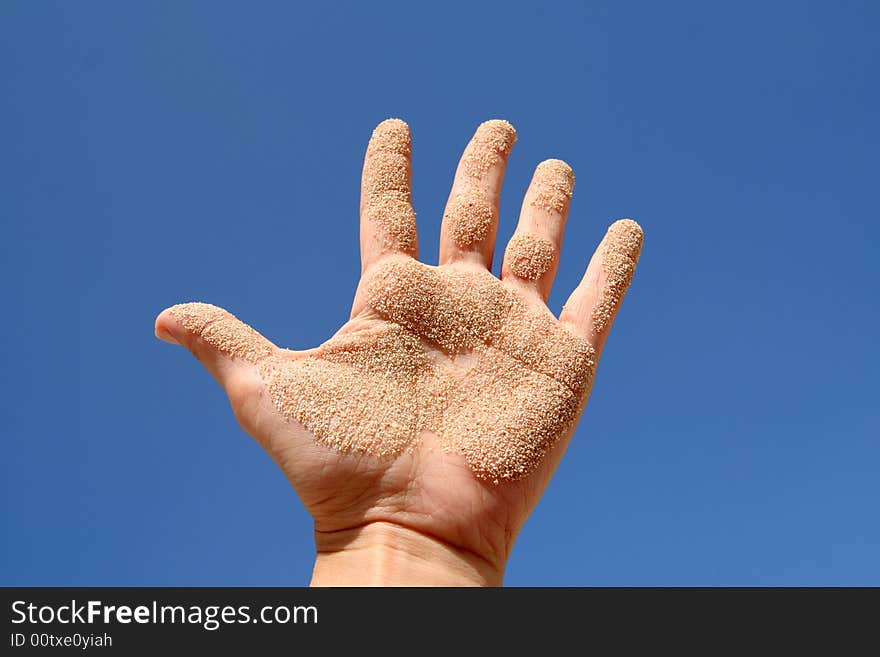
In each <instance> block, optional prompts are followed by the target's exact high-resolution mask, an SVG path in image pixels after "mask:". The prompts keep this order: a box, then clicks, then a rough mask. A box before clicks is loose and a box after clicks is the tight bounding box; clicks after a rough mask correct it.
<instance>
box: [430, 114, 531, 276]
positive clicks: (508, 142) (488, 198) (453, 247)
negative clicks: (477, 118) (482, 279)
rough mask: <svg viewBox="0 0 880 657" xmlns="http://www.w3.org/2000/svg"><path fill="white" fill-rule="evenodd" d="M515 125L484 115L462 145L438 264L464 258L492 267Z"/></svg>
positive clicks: (448, 203)
mask: <svg viewBox="0 0 880 657" xmlns="http://www.w3.org/2000/svg"><path fill="white" fill-rule="evenodd" d="M515 141H516V130H514V129H513V126H512V125H510V124H509V123H508V122H507V121H501V120H497V119H496V120H492V121H486V122H485V123H483V124H481V125H480V127H479V128H477V131H476V133H475V134H474V136H473V138H472V139H471V141H470V143H469V144H468V145H467V147H466V148H465V149H464V153H463V154H462V156H461V160H460V161H459V163H458V169H457V170H456V172H455V180H454V181H453V183H452V191H451V192H450V194H449V200H448V201H447V202H446V210H445V211H444V213H443V224H442V226H441V227H440V264H441V265H443V264H446V263H449V262H455V261H459V260H466V261H470V262H475V263H478V264H482V265H483V266H485V267H486V268H487V269H489V268H491V267H492V253H493V251H494V250H495V235H496V233H497V231H498V205H499V200H500V198H501V183H502V182H503V180H504V169H505V168H506V166H507V157H508V155H510V151H511V149H512V148H513V144H514V142H515Z"/></svg>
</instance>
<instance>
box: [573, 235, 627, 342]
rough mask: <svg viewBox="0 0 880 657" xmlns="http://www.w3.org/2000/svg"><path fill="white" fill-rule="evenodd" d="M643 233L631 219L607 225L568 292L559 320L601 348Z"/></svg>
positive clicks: (620, 298) (621, 296)
mask: <svg viewBox="0 0 880 657" xmlns="http://www.w3.org/2000/svg"><path fill="white" fill-rule="evenodd" d="M643 240H644V234H643V232H642V228H641V226H639V225H638V224H637V223H636V222H635V221H633V220H632V219H620V220H618V221H615V222H614V223H613V224H611V226H610V227H609V228H608V232H607V233H606V234H605V237H604V238H603V240H602V242H601V243H600V244H599V248H598V249H596V252H595V253H594V254H593V257H592V259H591V260H590V264H589V266H588V267H587V272H586V274H584V278H583V280H581V282H580V284H579V285H578V286H577V287H576V288H575V290H574V292H572V294H571V296H570V297H569V298H568V301H567V302H566V303H565V306H564V307H563V308H562V313H561V314H560V316H559V320H560V321H562V322H565V323H567V324H568V325H569V326H570V327H571V328H572V329H573V330H574V331H575V332H576V333H578V334H580V335H581V336H582V337H584V338H586V340H588V341H589V342H590V344H592V345H593V347H594V348H595V349H596V351H597V352H598V351H601V349H602V345H604V344H605V340H606V339H607V337H608V331H609V330H610V329H611V324H612V322H614V317H615V315H616V314H617V311H618V309H619V308H620V304H621V303H622V302H623V297H624V295H625V294H626V290H627V288H629V284H630V282H631V281H632V278H633V274H635V271H636V264H637V263H638V261H639V255H640V254H641V252H642V242H643Z"/></svg>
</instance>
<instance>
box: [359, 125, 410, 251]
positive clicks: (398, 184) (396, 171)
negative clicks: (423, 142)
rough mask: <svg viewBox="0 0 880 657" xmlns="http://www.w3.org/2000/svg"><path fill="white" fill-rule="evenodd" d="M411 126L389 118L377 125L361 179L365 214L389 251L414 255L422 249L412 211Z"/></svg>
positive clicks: (363, 211)
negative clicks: (419, 245)
mask: <svg viewBox="0 0 880 657" xmlns="http://www.w3.org/2000/svg"><path fill="white" fill-rule="evenodd" d="M411 151H412V140H411V137H410V132H409V126H407V125H406V123H404V122H403V121H401V120H400V119H387V120H385V121H383V122H382V123H380V124H379V125H378V126H376V129H375V130H374V131H373V135H372V137H370V143H369V145H368V146H367V154H366V156H365V158H364V170H363V176H362V177H361V202H362V209H361V211H362V214H363V216H364V217H365V219H366V220H367V221H372V222H374V223H375V224H376V228H377V230H375V231H374V233H375V234H376V235H377V236H378V238H379V240H380V241H381V243H382V244H383V246H384V247H385V251H387V252H395V251H399V252H403V253H409V254H411V255H414V254H415V253H416V251H417V249H418V234H417V232H416V213H415V211H414V210H413V208H412V191H411V176H412V172H411V167H410V156H411Z"/></svg>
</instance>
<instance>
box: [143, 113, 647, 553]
mask: <svg viewBox="0 0 880 657" xmlns="http://www.w3.org/2000/svg"><path fill="white" fill-rule="evenodd" d="M508 128H509V125H508V124H504V123H503V122H490V123H488V124H484V126H481V131H482V133H481V131H478V133H477V135H476V136H475V137H474V140H473V141H472V142H471V144H470V145H469V147H468V149H467V150H466V151H465V155H464V156H463V158H462V163H461V164H460V166H459V170H458V172H457V175H456V181H455V183H454V185H453V193H452V195H451V197H450V204H449V206H447V213H446V215H445V217H444V224H443V232H442V234H441V244H442V246H441V265H440V266H439V267H429V266H427V265H423V264H421V263H419V262H418V261H417V260H415V259H414V257H413V256H415V250H416V245H415V224H414V215H413V213H412V210H411V206H410V201H411V198H410V193H409V175H410V174H409V132H408V129H405V125H404V124H402V122H394V121H391V122H385V123H384V124H382V125H381V126H380V127H379V128H377V130H376V132H375V133H374V136H373V139H372V140H371V143H370V148H369V149H368V152H367V160H366V164H365V168H364V187H363V194H362V199H363V201H362V207H361V210H362V212H361V214H362V232H361V236H362V239H361V247H362V256H363V260H364V273H363V276H362V278H361V282H360V285H359V286H358V291H357V294H356V296H355V303H354V307H353V310H352V319H351V320H350V321H349V322H348V323H347V324H345V325H344V326H343V327H342V328H341V329H340V330H339V331H338V332H337V333H336V335H334V336H333V338H331V339H330V340H328V341H327V342H326V343H324V344H323V345H321V346H320V347H318V348H316V349H312V350H308V351H304V352H291V351H287V350H281V349H278V348H277V347H275V346H274V345H272V344H271V343H269V342H268V341H267V340H265V339H264V338H262V336H259V334H257V333H256V332H255V331H253V330H252V329H250V327H247V326H246V325H243V324H241V323H240V322H238V320H236V319H235V318H234V317H232V316H230V315H228V314H227V313H225V311H222V310H219V309H217V308H215V307H213V306H207V305H205V304H185V305H183V306H177V307H175V308H173V309H171V310H170V312H169V313H168V316H165V315H163V316H160V318H159V321H158V322H157V333H159V334H160V335H163V336H175V337H176V336H178V335H181V337H182V338H183V342H185V343H186V344H187V346H190V347H191V348H192V349H193V351H194V352H195V353H196V355H197V356H199V357H200V359H202V360H203V362H205V363H206V365H208V366H209V369H211V370H212V372H213V373H214V374H215V375H216V376H217V377H218V379H220V381H221V383H222V384H223V385H224V387H225V388H226V390H227V392H228V393H229V396H230V399H231V402H232V406H233V409H234V411H235V413H236V416H237V417H238V419H239V421H240V422H241V424H242V426H243V427H244V428H245V429H246V430H247V431H248V432H249V433H250V434H251V435H252V436H254V438H255V439H256V440H257V441H258V442H259V443H260V444H261V445H262V446H263V447H264V448H265V449H267V451H268V452H269V453H270V454H271V455H272V457H273V458H274V459H275V460H276V461H277V462H278V463H279V465H280V466H281V468H282V469H283V471H284V472H285V474H286V475H287V477H288V478H289V480H290V481H291V483H292V484H293V486H294V488H295V489H296V490H297V493H298V494H299V496H300V499H301V500H302V501H303V503H304V504H305V506H306V508H307V509H308V510H309V511H310V513H311V514H312V516H313V517H314V519H315V527H316V530H317V531H318V532H331V533H332V532H337V531H343V530H346V529H348V528H352V527H359V526H363V525H365V524H368V523H373V522H384V523H393V524H395V525H399V526H403V527H407V528H409V529H412V530H415V531H418V532H421V533H424V534H427V535H430V536H433V537H436V538H438V539H440V540H442V541H444V542H447V543H449V544H451V545H454V546H457V547H458V548H460V549H464V550H467V551H469V552H472V553H475V554H477V555H479V556H480V557H481V558H483V559H485V560H487V561H489V562H490V563H493V564H501V565H502V566H503V563H504V561H505V560H506V557H507V555H508V553H509V550H510V548H511V546H512V542H513V539H514V538H515V536H516V534H517V532H518V531H519V528H520V527H521V525H522V523H523V522H524V521H525V518H526V517H527V515H528V513H529V511H530V510H531V509H532V508H533V506H534V504H535V503H536V502H537V500H538V498H539V496H540V494H541V492H542V491H543V489H544V487H545V486H546V483H547V482H548V481H549V478H550V476H551V474H552V472H553V469H554V468H555V467H556V465H557V463H558V462H559V459H560V457H561V455H562V453H563V451H564V448H565V445H566V443H567V440H568V439H569V438H570V436H571V433H572V431H573V429H574V426H575V423H576V421H577V418H578V417H579V415H580V413H581V410H582V409H583V405H584V403H585V402H586V398H587V396H588V395H589V391H590V387H591V385H592V380H593V373H594V369H595V365H596V358H597V350H598V349H600V348H601V344H602V342H603V340H604V337H605V334H606V332H607V329H608V325H609V323H610V319H611V318H612V317H613V314H614V311H615V310H616V307H617V305H618V304H619V302H620V298H621V296H622V293H623V291H624V290H625V287H626V284H628V282H629V277H631V275H632V270H633V268H634V266H635V260H636V259H637V257H638V249H639V248H640V246H641V233H640V230H639V229H638V227H637V225H635V223H634V222H630V221H625V222H618V223H617V224H615V227H613V228H612V230H611V231H610V232H609V236H610V237H611V238H612V239H610V240H609V239H608V238H606V240H605V241H604V242H603V244H602V246H601V247H600V249H599V251H598V252H597V254H598V256H600V257H598V258H595V257H594V261H593V263H591V267H590V268H589V269H588V272H587V275H586V276H585V278H584V282H583V283H582V285H581V286H579V287H578V289H577V290H576V291H575V293H574V294H573V295H572V298H571V299H570V301H569V303H568V304H567V305H566V309H565V310H564V311H563V314H562V316H561V318H560V319H559V320H557V319H556V318H555V317H554V316H553V315H552V314H551V313H550V311H549V310H548V309H547V308H546V306H545V305H544V300H545V299H546V295H547V294H548V293H549V287H550V284H551V283H552V278H553V275H554V273H555V269H556V266H557V264H558V252H559V246H560V244H561V238H562V228H563V225H564V220H565V216H566V213H567V210H568V198H569V196H570V193H571V186H572V185H573V177H571V174H570V170H569V169H568V168H567V165H564V164H563V163H560V162H559V161H557V160H551V161H548V163H545V164H543V165H541V167H539V170H538V172H537V173H536V176H535V179H534V180H533V183H532V186H531V187H530V189H529V192H528V193H527V195H526V202H525V203H524V206H523V216H522V218H521V220H520V227H519V228H518V230H517V233H516V235H515V236H514V239H512V240H511V243H510V245H509V247H508V251H507V254H506V256H505V262H504V265H503V267H502V278H501V279H499V278H496V277H495V276H493V275H492V274H491V273H490V271H489V269H488V266H490V265H491V253H492V250H493V247H494V238H495V232H496V227H497V202H498V190H499V188H500V183H501V179H502V178H503V170H504V164H505V162H506V157H507V154H508V152H509V150H510V146H511V145H512V143H513V133H512V129H510V130H509V131H508ZM542 167H543V169H542ZM163 317H165V319H164V320H163ZM181 329H182V332H181Z"/></svg>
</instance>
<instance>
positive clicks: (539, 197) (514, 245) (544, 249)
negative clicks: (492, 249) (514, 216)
mask: <svg viewBox="0 0 880 657" xmlns="http://www.w3.org/2000/svg"><path fill="white" fill-rule="evenodd" d="M573 190H574V172H573V171H572V170H571V167H570V166H568V165H567V164H566V163H565V162H563V161H562V160H545V161H544V162H541V164H539V165H538V166H537V168H536V169H535V175H534V176H533V177H532V182H531V184H530V185H529V189H528V191H526V195H525V198H524V199H523V205H522V210H521V212H520V215H519V224H518V225H517V227H516V232H514V234H513V237H511V238H510V242H509V243H508V244H507V249H506V250H505V252H504V263H503V265H502V267H501V277H502V278H504V279H507V280H515V281H517V282H518V283H520V284H521V285H522V286H523V287H525V288H527V289H531V290H533V291H534V292H535V293H537V295H538V296H540V297H541V298H542V299H543V300H544V301H546V300H547V297H548V296H550V288H551V287H552V286H553V279H554V277H555V276H556V270H557V268H558V267H559V253H560V250H561V249H562V234H563V232H564V230H565V220H566V218H567V217H568V208H569V205H570V202H571V194H572V191H573Z"/></svg>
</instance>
